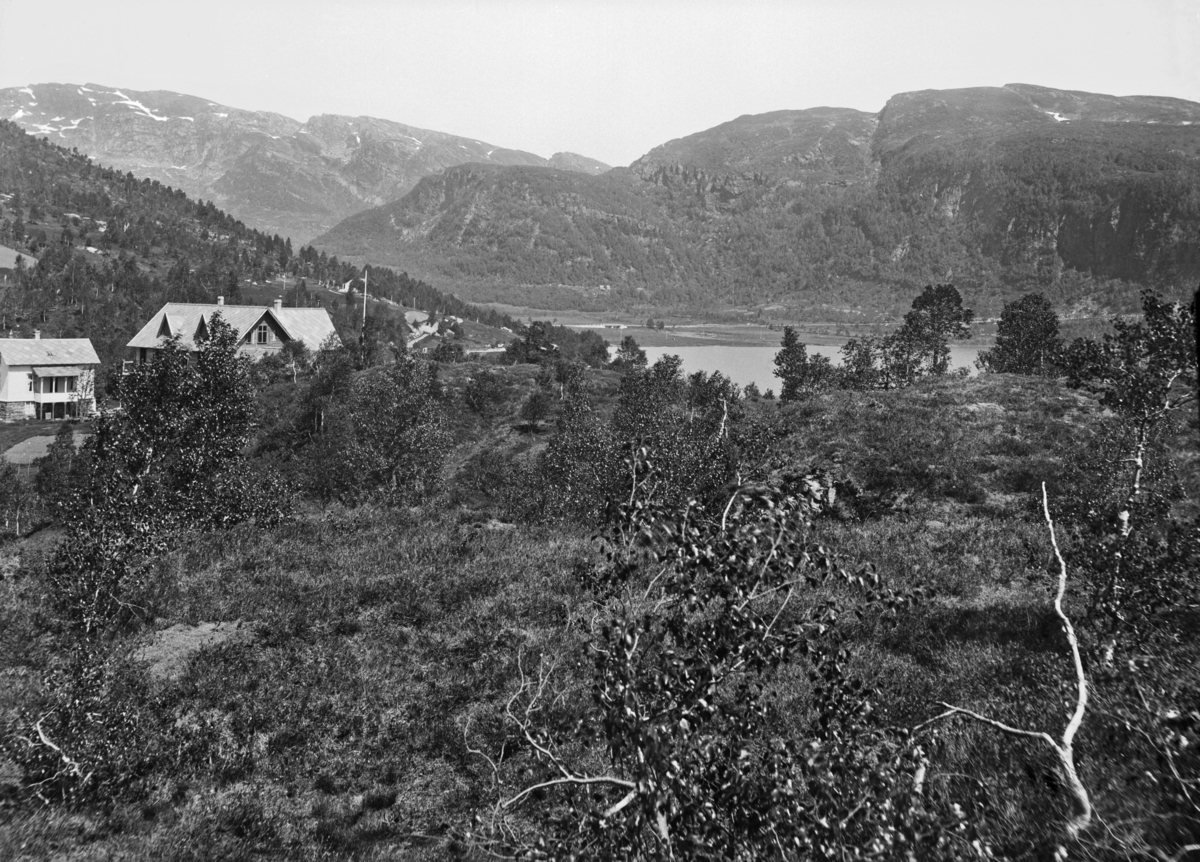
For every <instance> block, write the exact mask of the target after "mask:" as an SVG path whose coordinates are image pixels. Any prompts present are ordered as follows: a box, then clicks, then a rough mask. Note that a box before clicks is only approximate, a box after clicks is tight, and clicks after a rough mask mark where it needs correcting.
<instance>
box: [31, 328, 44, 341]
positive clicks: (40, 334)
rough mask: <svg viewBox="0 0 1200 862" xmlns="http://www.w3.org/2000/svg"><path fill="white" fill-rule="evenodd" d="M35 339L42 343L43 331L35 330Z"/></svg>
mask: <svg viewBox="0 0 1200 862" xmlns="http://www.w3.org/2000/svg"><path fill="white" fill-rule="evenodd" d="M33 337H34V339H35V340H38V341H40V340H41V338H42V331H41V330H40V329H35V330H34V331H33Z"/></svg>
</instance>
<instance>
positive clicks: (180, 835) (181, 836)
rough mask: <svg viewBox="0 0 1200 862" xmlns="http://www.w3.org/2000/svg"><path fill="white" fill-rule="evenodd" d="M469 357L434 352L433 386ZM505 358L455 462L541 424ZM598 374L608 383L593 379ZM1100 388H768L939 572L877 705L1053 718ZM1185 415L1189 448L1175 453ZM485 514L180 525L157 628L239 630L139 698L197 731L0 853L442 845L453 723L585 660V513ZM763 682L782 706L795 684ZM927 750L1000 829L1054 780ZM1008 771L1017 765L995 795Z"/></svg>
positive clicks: (949, 734) (795, 451)
mask: <svg viewBox="0 0 1200 862" xmlns="http://www.w3.org/2000/svg"><path fill="white" fill-rule="evenodd" d="M471 370H472V367H471V366H459V367H455V368H452V369H448V370H447V371H446V372H445V374H444V378H445V379H446V380H447V382H448V383H449V384H450V386H451V388H452V389H453V388H454V387H455V386H457V385H458V382H459V381H460V380H461V379H462V378H463V376H465V375H466V374H468V373H470V372H471ZM506 371H507V372H508V373H509V375H510V376H511V379H509V380H508V381H507V384H508V386H509V387H510V398H509V401H508V403H507V404H506V406H505V407H504V408H503V409H502V411H501V413H500V416H499V418H498V419H497V420H496V421H495V422H493V423H492V425H491V428H490V430H489V429H487V428H485V425H484V423H482V422H479V421H478V420H475V419H473V418H472V417H469V416H465V415H461V416H459V417H457V419H456V420H455V421H456V423H457V424H456V427H455V435H456V438H457V439H458V440H459V441H460V449H459V453H458V455H457V457H456V464H454V465H452V466H451V469H450V471H448V472H454V471H456V470H461V469H462V467H463V465H464V464H466V463H467V459H468V457H469V456H470V455H471V454H475V453H477V452H479V451H481V450H483V449H487V448H494V447H499V448H501V449H503V450H505V451H508V452H512V453H519V452H520V451H521V450H525V451H528V450H529V449H530V448H531V447H536V446H537V445H539V444H538V439H539V436H544V435H528V434H520V433H518V432H516V431H515V430H513V428H512V425H514V424H515V421H514V417H515V412H516V410H517V407H518V405H519V400H520V398H521V393H522V392H524V391H525V390H526V388H527V387H528V386H530V385H531V383H532V381H531V379H529V378H531V377H532V374H531V372H530V370H529V369H511V370H509V369H506ZM600 385H601V387H602V391H601V393H600V394H601V395H602V396H603V397H602V398H601V401H605V400H607V398H608V397H609V396H610V395H611V392H612V381H611V380H606V381H605V382H603V383H602V384H600ZM750 409H751V410H752V411H754V410H761V411H775V410H777V409H778V408H777V406H776V405H775V404H774V403H773V402H758V403H757V404H751V405H750ZM1097 413H1098V411H1097V408H1096V405H1095V403H1094V402H1092V401H1091V400H1090V399H1087V398H1086V397H1082V396H1079V395H1077V394H1076V393H1073V392H1071V391H1069V390H1066V389H1065V388H1064V387H1062V386H1061V385H1060V384H1058V383H1056V382H1053V381H1041V380H1027V379H1021V378H1010V377H1003V376H984V377H982V378H979V379H973V380H965V381H963V380H947V381H942V382H936V383H931V384H927V385H923V386H920V387H916V388H914V389H912V390H908V391H902V392H890V393H867V394H852V393H836V394H831V395H827V396H821V397H819V398H818V399H815V400H814V401H812V402H809V403H808V404H805V405H800V406H798V407H791V408H787V409H786V411H785V414H786V415H787V417H788V419H787V421H788V427H789V429H790V437H789V439H788V440H787V441H786V443H785V447H786V449H787V451H788V452H790V455H791V458H792V459H793V460H795V461H797V462H800V463H804V462H807V461H816V462H818V463H824V464H827V465H829V464H839V465H840V469H841V470H842V471H843V472H844V474H845V475H846V476H847V477H849V478H850V479H852V480H853V481H854V482H856V483H857V484H858V485H859V486H860V487H861V488H862V489H863V490H864V491H865V492H869V494H870V496H872V498H873V499H875V500H876V501H877V505H876V507H875V508H876V511H875V513H874V514H873V515H872V516H870V517H868V518H865V519H862V520H849V521H827V522H823V524H822V526H821V527H820V529H821V530H822V532H823V533H824V534H825V537H826V538H827V539H828V540H829V541H830V542H831V543H833V544H834V546H835V547H837V548H838V549H839V550H840V551H841V552H842V553H843V554H844V555H845V556H846V557H847V559H848V560H850V561H861V560H866V559H869V560H871V561H872V562H873V563H874V564H875V565H876V566H877V568H878V569H879V570H880V572H881V573H882V574H883V575H884V577H885V579H886V580H888V581H891V582H893V583H897V584H912V583H917V582H920V583H924V584H927V585H929V586H930V587H931V588H933V591H934V592H935V593H936V594H937V598H936V599H935V600H933V601H931V602H928V603H926V604H925V605H923V606H921V607H919V608H917V609H916V610H915V611H913V612H910V613H907V614H905V615H903V616H902V617H901V618H900V620H899V621H898V622H897V623H896V624H895V625H893V626H884V627H873V628H871V629H870V630H867V629H863V630H861V631H859V632H857V633H856V638H857V640H858V643H859V646H858V648H857V651H856V653H855V657H854V659H853V661H854V664H855V666H856V668H857V669H858V671H859V672H860V673H861V674H863V676H864V677H865V678H866V680H867V681H868V682H869V683H870V684H871V685H872V686H873V687H874V688H876V689H878V691H879V695H878V698H877V703H878V704H879V706H880V707H881V708H882V709H884V710H885V711H886V714H887V718H888V720H889V721H894V722H895V723H898V724H902V725H909V724H913V723H916V722H918V721H920V720H922V719H923V718H927V717H929V716H930V715H931V714H932V713H933V710H932V708H931V706H930V703H929V702H930V700H932V699H948V700H952V701H954V702H957V703H960V704H963V705H967V706H974V707H977V708H980V709H985V710H992V711H995V712H996V713H997V714H999V715H1001V716H1002V717H1004V718H1006V719H1008V720H1011V721H1014V722H1018V723H1024V724H1031V725H1033V726H1038V727H1042V726H1044V727H1046V728H1047V729H1050V730H1052V731H1054V730H1056V729H1057V728H1058V727H1059V726H1060V723H1061V721H1062V713H1063V710H1062V709H1061V708H1060V707H1059V705H1058V701H1059V698H1060V692H1059V690H1058V686H1057V684H1056V683H1055V682H1054V681H1055V680H1057V679H1060V678H1064V677H1063V673H1064V671H1065V669H1066V660H1065V655H1064V651H1063V649H1062V643H1061V637H1060V635H1059V633H1058V629H1057V625H1056V623H1055V621H1054V620H1053V618H1052V616H1051V614H1050V611H1049V605H1048V591H1049V587H1050V577H1049V576H1048V575H1047V573H1046V567H1047V564H1048V563H1049V559H1050V558H1049V548H1048V542H1047V539H1046V535H1045V530H1044V527H1043V526H1042V525H1041V523H1040V521H1039V520H1038V518H1037V517H1036V512H1035V507H1034V505H1033V503H1034V494H1033V492H1034V490H1035V488H1036V487H1037V483H1038V482H1039V481H1040V480H1041V479H1042V478H1048V479H1050V480H1051V482H1053V481H1054V479H1055V477H1056V476H1058V475H1059V474H1060V473H1061V470H1062V465H1063V463H1064V459H1065V458H1066V456H1067V453H1068V452H1069V451H1070V450H1072V449H1074V448H1076V447H1078V446H1080V445H1081V444H1082V443H1084V442H1085V441H1086V439H1087V437H1088V434H1089V425H1090V423H1092V421H1093V420H1094V419H1095V417H1096V415H1097ZM1192 432H1193V433H1192V436H1191V442H1190V443H1189V444H1188V446H1187V447H1185V449H1186V451H1185V453H1184V454H1185V456H1186V457H1187V458H1188V459H1190V460H1189V463H1190V464H1191V465H1193V466H1194V465H1195V463H1196V452H1195V442H1194V441H1195V435H1194V428H1193V429H1192ZM467 502H468V503H472V504H478V501H474V500H471V501H467ZM487 515H488V512H487V511H486V510H475V511H472V510H468V509H463V508H459V509H457V510H455V509H447V508H445V507H440V508H430V509H426V510H401V511H386V510H376V509H373V508H366V509H359V510H356V511H353V512H345V511H341V510H333V511H330V512H329V513H327V514H325V515H323V516H322V515H318V514H316V513H313V514H310V515H307V516H304V517H301V518H300V519H299V520H298V521H297V522H296V523H294V524H292V525H289V526H285V527H281V528H279V529H277V530H273V531H271V532H268V533H263V532H257V531H255V530H252V529H248V528H244V529H237V530H234V531H232V532H230V533H227V534H224V535H219V536H213V537H208V538H204V539H200V540H197V541H195V542H193V543H192V544H191V545H190V546H189V547H186V548H182V549H180V550H179V551H178V552H177V553H176V554H174V555H173V556H172V558H171V559H170V560H169V561H168V563H167V564H166V566H167V571H168V572H169V573H171V574H172V575H173V576H174V579H175V582H176V584H177V585H176V586H175V587H174V588H173V591H172V592H171V593H170V594H169V596H168V598H167V600H166V602H165V604H164V607H163V612H162V614H161V617H160V619H158V620H157V621H156V623H155V625H154V628H155V629H156V630H159V631H161V630H163V629H166V628H168V627H170V626H172V625H177V624H195V623H198V622H201V621H217V620H226V621H232V620H241V621H242V623H243V627H246V628H249V630H250V631H251V632H252V637H248V638H242V639H235V640H231V641H229V642H226V643H225V644H223V645H218V646H214V647H211V648H207V649H204V650H201V651H200V652H198V653H197V654H195V655H194V656H193V657H192V660H191V661H190V663H188V664H187V665H186V668H185V669H184V671H183V673H182V675H180V676H178V677H176V678H171V679H165V680H161V681H159V682H158V683H156V684H155V685H154V687H153V689H152V692H153V693H152V694H151V695H149V696H148V697H147V704H148V706H147V709H148V710H149V711H150V712H151V713H152V714H153V715H154V716H155V718H154V721H157V722H159V723H160V726H161V728H162V729H163V730H164V731H165V730H167V729H169V728H174V730H173V731H172V732H173V733H174V737H175V738H179V737H180V733H179V728H180V727H181V726H183V727H186V728H188V729H189V731H188V734H190V735H188V734H183V736H184V737H185V738H188V739H191V740H192V741H193V742H194V744H195V746H196V749H195V751H196V752H199V753H201V754H202V756H196V757H193V758H191V759H189V758H188V757H183V756H181V757H180V758H179V760H178V765H177V766H176V767H175V768H174V769H173V770H172V771H160V772H155V773H154V774H153V775H152V776H151V777H150V785H151V788H152V790H151V793H150V797H149V799H148V801H147V802H146V803H145V804H144V805H139V806H123V805H116V806H112V807H109V808H95V807H93V808H88V809H84V810H80V811H77V812H72V811H70V810H66V809H61V808H60V809H54V808H45V809H41V808H37V807H22V808H9V809H0V857H4V858H31V859H32V858H43V857H47V856H50V855H55V854H61V858H72V859H92V858H95V859H100V858H106V859H108V858H116V859H135V858H138V859H140V858H195V859H207V858H218V857H220V858H247V857H248V856H250V855H268V856H276V857H288V858H328V857H335V858H345V857H348V856H350V855H354V856H355V857H356V858H366V859H384V858H394V859H400V858H404V859H411V858H418V859H419V858H441V857H442V856H444V854H445V853H446V850H447V847H446V845H445V843H444V836H445V834H446V832H447V827H448V826H449V825H450V824H464V823H466V822H467V821H468V820H469V818H470V816H471V815H472V814H473V813H474V812H476V811H479V810H480V806H481V805H483V804H484V803H485V802H486V800H487V798H488V784H487V772H486V770H485V769H481V768H480V767H481V764H482V761H481V760H480V759H479V758H478V757H474V756H472V755H471V754H470V753H469V752H468V751H467V744H466V739H467V737H466V736H465V735H464V728H465V727H467V726H468V725H469V726H470V738H471V740H472V741H473V743H474V744H475V745H477V746H479V747H481V748H483V749H485V750H488V751H491V752H493V753H495V752H498V751H500V750H501V748H502V745H503V736H502V733H501V731H500V723H499V715H500V712H501V709H502V706H503V703H504V700H505V699H506V698H507V696H508V695H509V694H510V693H511V691H512V690H513V688H514V686H515V679H516V673H517V670H516V662H517V657H518V654H519V653H520V652H521V651H524V652H525V653H526V655H527V656H528V655H531V654H537V653H543V652H545V653H550V654H553V655H558V656H560V657H561V658H562V659H563V661H564V664H565V665H566V670H565V676H564V680H565V681H566V683H565V684H566V685H567V697H568V701H569V702H575V703H586V702H587V699H588V693H587V692H588V689H589V687H590V679H589V677H588V673H587V667H586V659H583V665H582V666H580V667H579V669H578V670H572V669H571V668H572V665H573V664H574V662H575V659H576V657H577V656H579V655H580V654H579V653H577V652H575V650H576V649H577V648H578V644H579V643H580V640H581V639H582V638H583V637H584V636H585V635H586V630H587V627H588V624H589V623H588V621H589V620H590V619H591V614H590V611H589V607H588V603H587V596H586V594H585V593H584V592H583V591H582V590H581V588H580V587H579V586H578V582H577V580H576V578H575V575H574V572H575V570H576V568H577V567H579V566H583V565H586V564H587V563H589V562H592V561H594V560H595V550H594V548H593V546H592V545H591V543H590V541H589V539H588V530H589V528H590V527H591V526H592V525H579V526H572V525H569V524H568V525H561V526H558V527H553V528H551V527H533V526H521V527H516V528H512V529H507V528H503V525H500V528H496V526H497V525H494V524H493V525H491V526H492V528H491V529H489V528H487V527H482V526H480V523H481V522H482V521H483V520H484V519H485V518H486V517H487ZM30 568H36V563H32V564H31V565H27V574H26V576H24V577H22V578H20V579H18V580H17V581H16V582H15V583H13V582H7V583H5V585H4V592H5V593H6V595H5V597H4V600H3V602H2V603H0V607H2V608H3V610H0V632H2V633H3V634H0V656H3V657H4V658H3V659H2V662H3V667H2V668H0V675H2V676H3V677H4V679H5V680H6V684H5V685H3V686H0V692H4V691H6V692H7V693H5V694H0V715H3V714H4V713H8V714H10V715H11V712H9V711H10V710H12V709H13V708H14V707H15V706H16V705H17V704H18V703H20V702H21V701H22V700H23V699H25V698H26V697H28V696H29V695H30V694H31V693H32V691H33V690H34V689H35V688H36V686H37V677H38V668H39V667H40V666H41V665H42V664H43V663H44V661H45V659H46V655H47V652H46V651H47V649H48V648H49V641H48V639H47V635H46V634H45V630H44V622H43V620H42V617H41V614H42V611H41V606H42V603H43V601H44V599H43V598H42V597H41V596H40V595H39V592H38V580H37V579H36V577H33V576H31V574H29V573H28V570H29V569H30ZM149 641H150V638H149V636H143V637H142V639H141V641H140V643H141V644H142V645H144V644H146V643H147V642H149ZM131 648H132V645H131ZM156 648H159V649H169V648H170V644H166V645H163V644H161V643H160V644H159V645H158V646H157V647H156ZM781 685H783V686H784V688H785V689H786V693H787V698H786V700H785V703H788V704H791V708H793V709H795V710H797V712H799V710H800V709H801V708H802V706H803V703H804V702H805V698H806V695H805V691H804V690H803V683H801V682H799V681H795V680H790V679H786V678H785V679H784V680H782V681H781ZM152 723H153V722H152ZM1091 728H1092V725H1091V724H1089V725H1085V731H1084V734H1083V736H1082V737H1081V741H1080V745H1079V748H1080V751H1081V760H1082V762H1083V764H1084V765H1083V770H1084V780H1085V781H1087V782H1090V783H1092V784H1093V786H1096V787H1097V789H1098V791H1099V793H1098V799H1097V801H1098V803H1100V804H1104V805H1107V806H1108V807H1109V810H1116V808H1118V807H1119V806H1120V805H1121V804H1124V803H1122V802H1121V801H1120V800H1121V799H1122V798H1123V796H1122V794H1123V793H1125V791H1123V790H1122V789H1121V788H1120V787H1112V788H1109V789H1105V788H1104V787H1103V785H1102V783H1101V782H1100V780H1099V779H1100V776H1101V775H1108V774H1110V773H1111V774H1112V775H1118V774H1119V773H1120V766H1121V765H1120V764H1111V763H1107V762H1105V761H1104V755H1103V750H1102V747H1101V744H1100V741H1099V740H1098V739H1097V737H1096V736H1095V734H1093V733H1092V730H1091ZM930 750H931V754H932V756H933V761H934V764H935V767H934V770H933V772H932V773H931V777H930V780H931V781H940V782H945V783H950V784H955V783H960V784H962V785H963V786H964V787H965V788H966V789H967V790H970V787H971V781H974V780H976V779H979V780H984V781H988V780H989V778H990V779H994V782H993V784H994V787H995V789H994V791H993V792H994V793H996V794H999V796H1000V797H1001V800H1000V801H1001V807H1000V810H1001V812H1002V816H1003V817H1004V818H1005V819H1006V824H1005V825H1006V826H1008V827H1011V828H1012V829H1014V830H1016V831H1017V832H1020V831H1021V829H1022V827H1023V825H1027V824H1029V823H1037V822H1040V821H1042V820H1044V818H1045V817H1046V816H1047V815H1046V812H1047V811H1050V810H1055V809H1056V807H1057V806H1059V805H1060V804H1061V799H1060V797H1059V795H1058V794H1056V793H1054V792H1053V791H1052V790H1051V789H1049V788H1048V787H1046V786H1044V785H1043V783H1039V782H1038V780H1037V777H1038V776H1039V775H1040V774H1041V773H1040V772H1039V771H1038V770H1039V769H1040V768H1041V765H1042V764H1043V763H1044V758H1043V757H1042V756H1041V755H1040V753H1038V752H1036V751H1034V750H1031V749H1029V748H1028V747H1024V746H1021V745H1014V744H1012V743H1010V742H1009V741H1007V740H1001V739H998V738H997V737H995V736H994V735H992V734H989V733H987V732H985V731H979V730H976V729H975V728H974V727H966V728H957V727H947V728H945V729H944V730H942V731H941V732H940V734H938V735H936V736H935V737H933V738H932V739H931V742H930ZM1022 770H1024V771H1026V772H1028V773H1029V774H1031V775H1032V776H1033V777H1032V778H1031V779H1030V782H1029V787H1027V788H1025V789H1024V790H1023V792H1021V793H1019V794H1009V795H1005V794H1006V793H1009V791H1006V790H1005V788H1006V787H1009V786H1011V783H1012V782H1011V780H1010V777H1011V776H1012V775H1014V774H1015V775H1020V774H1022ZM968 772H969V773H971V774H972V775H974V776H976V779H971V780H970V781H969V780H967V779H966V778H965V777H964V774H965V773H968ZM2 779H3V775H2V773H0V783H3V781H2ZM1113 780H1114V781H1115V779H1113ZM1125 795H1128V794H1125Z"/></svg>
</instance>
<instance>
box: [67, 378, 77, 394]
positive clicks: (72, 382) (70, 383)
mask: <svg viewBox="0 0 1200 862" xmlns="http://www.w3.org/2000/svg"><path fill="white" fill-rule="evenodd" d="M76 379H77V378H74V377H68V378H67V391H68V392H74V391H75V381H76Z"/></svg>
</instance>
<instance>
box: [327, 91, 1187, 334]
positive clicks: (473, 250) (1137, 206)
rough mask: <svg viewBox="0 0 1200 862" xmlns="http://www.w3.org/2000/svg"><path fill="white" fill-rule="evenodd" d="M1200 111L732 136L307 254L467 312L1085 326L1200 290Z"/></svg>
mask: <svg viewBox="0 0 1200 862" xmlns="http://www.w3.org/2000/svg"><path fill="white" fill-rule="evenodd" d="M1197 122H1200V105H1197V104H1195V103H1191V102H1185V101H1182V100H1176V99H1159V98H1154V97H1127V98H1116V97H1112V96H1101V95H1093V94H1087V93H1074V92H1062V91H1056V90H1050V89H1047V88H1043V87H1035V86H1031V85H1011V86H1007V87H1002V88H975V89H968V90H953V91H932V90H931V91H922V92H917V93H905V94H901V95H898V96H896V97H894V98H893V99H891V100H890V101H889V102H888V104H887V106H886V107H885V108H884V109H883V110H882V111H881V112H880V113H879V114H878V115H870V114H865V113H862V112H859V111H850V110H844V109H834V108H816V109H811V110H807V111H779V112H775V113H770V114H763V115H758V116H745V117H739V118H738V119H736V120H733V121H731V122H729V123H725V124H722V125H720V126H717V127H715V128H713V129H710V130H708V131H705V132H700V133H697V134H695V135H691V136H688V137H686V138H682V139H679V140H677V141H671V142H669V143H667V144H664V145H662V146H660V147H657V148H655V149H654V150H652V151H651V152H650V153H648V154H647V155H646V156H644V157H643V158H641V159H639V160H638V161H636V162H634V164H633V165H631V166H630V168H629V169H628V170H622V169H617V170H614V171H612V172H609V173H607V174H605V175H603V176H601V177H586V176H571V177H560V176H558V175H556V174H554V173H552V172H548V171H530V170H528V169H520V168H510V169H503V168H489V169H486V170H483V169H479V168H476V167H474V166H470V167H462V168H458V169H452V170H449V171H447V172H445V173H444V174H442V175H438V176H433V177H428V178H426V179H425V180H423V181H422V182H421V183H420V184H418V186H417V187H416V188H415V189H414V190H413V191H412V192H411V193H409V194H408V195H407V196H405V197H404V198H402V199H400V200H398V201H396V202H394V203H391V204H388V205H385V206H384V207H381V208H378V209H375V210H368V211H366V212H364V213H361V214H359V215H357V216H355V217H353V218H351V219H349V220H347V221H346V222H344V223H342V224H341V225H339V226H338V227H337V228H335V229H334V230H332V231H330V232H329V233H327V234H325V235H324V236H322V237H319V238H318V239H317V240H316V241H315V244H316V245H317V247H319V248H322V249H324V250H327V251H329V252H336V253H338V254H341V255H343V256H349V257H353V258H355V259H358V258H360V257H363V258H365V257H366V256H370V257H371V259H375V260H380V261H387V262H393V263H397V264H399V263H401V262H403V264H404V265H405V266H406V267H407V268H409V269H410V270H412V271H414V272H419V273H421V274H422V276H423V277H428V278H429V279H430V280H431V281H432V282H433V283H435V284H437V283H439V281H440V280H446V281H447V282H453V283H455V284H456V285H461V289H462V290H463V291H465V292H468V293H469V294H470V295H471V296H473V297H477V298H479V299H488V300H502V301H507V302H513V303H517V304H530V305H542V306H544V307H553V308H572V307H573V308H580V307H583V308H597V309H600V308H603V309H611V308H631V307H632V306H635V305H637V304H644V303H653V304H655V305H659V306H668V307H669V306H686V307H689V308H697V307H708V308H720V307H724V306H730V305H732V306H759V307H763V306H770V305H782V306H785V307H788V308H790V309H792V310H794V311H795V312H797V313H803V314H805V315H806V316H809V317H814V318H823V319H828V320H862V319H864V318H866V319H870V317H872V316H876V315H879V316H885V317H886V316H895V315H896V314H897V313H898V312H899V311H900V310H902V308H903V306H904V305H905V304H906V301H907V299H906V298H907V297H908V296H911V293H912V290H913V289H914V288H915V287H917V286H919V285H920V284H923V283H927V282H930V281H936V280H940V279H949V278H952V279H953V280H954V281H955V283H956V284H958V285H959V287H960V288H961V289H962V291H963V293H964V295H965V296H966V297H967V298H968V300H969V301H970V302H972V303H973V304H974V306H975V307H976V308H978V309H980V311H981V312H982V313H983V314H985V315H989V316H990V315H994V314H996V313H998V312H999V309H1000V305H1001V304H1002V302H1003V301H1005V300H1007V299H1012V298H1015V297H1016V296H1017V295H1019V294H1020V293H1022V292H1026V291H1028V290H1034V289H1036V290H1040V291H1042V292H1044V293H1046V294H1047V295H1048V296H1049V297H1050V298H1051V299H1052V301H1053V302H1054V303H1055V305H1056V306H1058V307H1060V308H1063V309H1066V310H1072V309H1073V310H1076V311H1078V312H1081V313H1094V312H1095V311H1097V310H1099V309H1109V310H1133V309H1135V308H1136V305H1137V294H1138V290H1139V287H1140V286H1146V285H1153V286H1159V287H1163V288H1168V289H1169V288H1172V287H1173V286H1175V285H1178V284H1179V283H1181V282H1186V281H1189V280H1192V279H1194V278H1196V277H1197V276H1200V125H1194V124H1195V123H1197Z"/></svg>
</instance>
